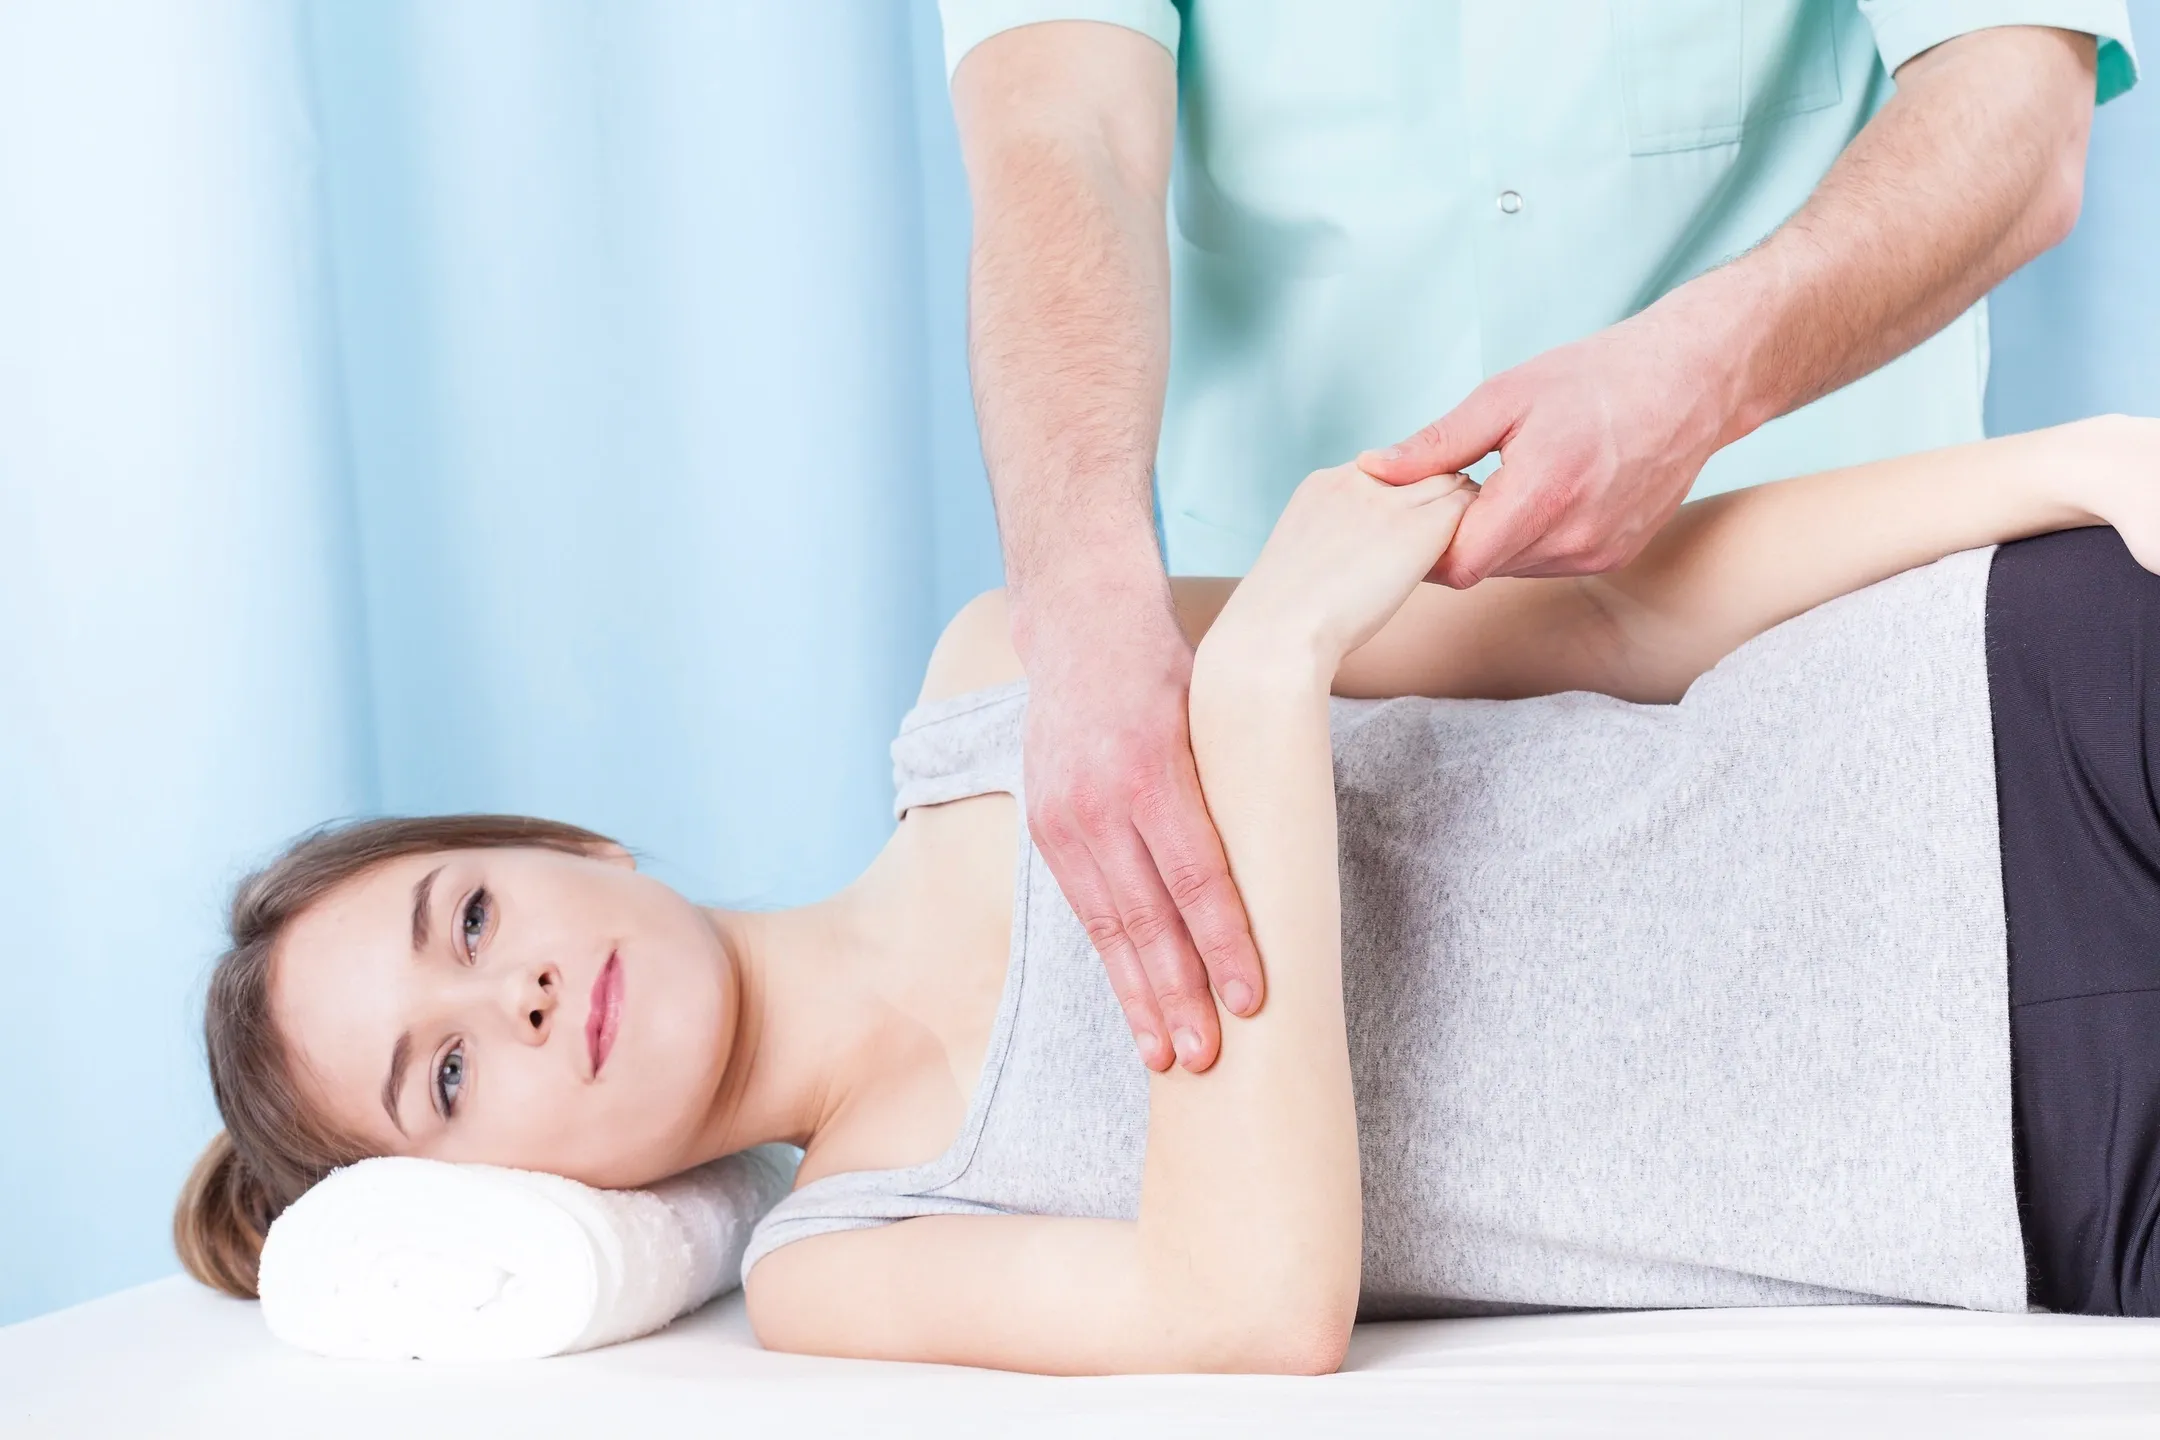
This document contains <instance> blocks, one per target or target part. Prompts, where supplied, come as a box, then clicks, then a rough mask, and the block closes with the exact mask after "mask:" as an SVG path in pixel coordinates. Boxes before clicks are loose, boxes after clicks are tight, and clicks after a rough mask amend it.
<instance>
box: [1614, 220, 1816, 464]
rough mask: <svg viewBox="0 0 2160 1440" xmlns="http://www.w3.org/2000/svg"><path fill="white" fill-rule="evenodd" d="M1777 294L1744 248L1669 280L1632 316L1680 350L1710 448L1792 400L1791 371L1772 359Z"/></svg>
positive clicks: (1779, 311) (1778, 316)
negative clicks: (1738, 256)
mask: <svg viewBox="0 0 2160 1440" xmlns="http://www.w3.org/2000/svg"><path fill="white" fill-rule="evenodd" d="M1758 253H1759V252H1758ZM1781 301H1782V296H1781V292H1780V286H1779V284H1778V282H1777V280H1776V278H1775V277H1774V276H1772V275H1768V274H1765V273H1764V266H1763V265H1762V264H1760V263H1758V255H1749V256H1747V257H1745V258H1744V259H1742V260H1738V261H1735V262H1734V263H1732V264H1730V265H1722V266H1720V267H1718V268H1717V269H1715V270H1712V271H1709V272H1707V273H1706V274H1703V275H1699V276H1697V277H1696V278H1695V279H1693V280H1690V281H1689V282H1688V283H1687V284H1685V285H1682V286H1679V287H1677V288H1676V289H1674V290H1672V291H1671V292H1669V293H1668V294H1666V295H1665V296H1664V297H1663V298H1661V299H1660V300H1658V301H1657V303H1656V304H1654V305H1652V306H1651V307H1650V308H1649V309H1647V310H1645V311H1643V312H1642V314H1641V315H1640V316H1639V317H1637V318H1638V319H1640V320H1643V321H1645V322H1648V323H1650V324H1652V325H1654V326H1655V327H1656V328H1657V330H1658V332H1659V335H1660V340H1661V343H1662V344H1665V345H1669V346H1671V347H1672V348H1673V350H1674V351H1676V352H1677V353H1678V354H1679V356H1680V357H1681V358H1680V365H1681V368H1682V370H1683V373H1685V374H1686V375H1687V376H1688V377H1689V382H1690V383H1689V385H1688V390H1689V398H1690V399H1691V400H1692V402H1693V403H1694V404H1695V405H1696V406H1697V407H1698V411H1699V415H1700V418H1701V423H1702V425H1703V426H1704V428H1706V429H1707V430H1708V431H1709V432H1710V433H1712V434H1713V435H1714V436H1715V437H1716V444H1715V448H1716V449H1723V448H1724V447H1725V446H1727V445H1730V444H1732V443H1733V442H1734V441H1736V440H1739V439H1741V438H1743V437H1744V436H1747V435H1749V434H1752V433H1753V432H1754V431H1755V430H1757V429H1758V428H1760V427H1761V426H1763V425H1764V424H1766V423H1768V422H1769V421H1771V420H1774V419H1776V418H1777V417H1778V416H1780V415H1782V414H1784V413H1785V412H1786V411H1787V410H1790V409H1792V408H1793V406H1794V403H1795V402H1794V400H1793V397H1792V393H1791V388H1792V387H1791V385H1790V383H1789V382H1790V378H1791V377H1789V376H1788V375H1786V374H1785V373H1784V370H1785V367H1784V366H1783V365H1781V364H1780V363H1779V362H1780V346H1779V343H1778V332H1779V329H1780V327H1781V326H1782V325H1783V324H1784V323H1785V322H1786V319H1787V317H1786V316H1785V315H1784V314H1783V307H1782V304H1781Z"/></svg>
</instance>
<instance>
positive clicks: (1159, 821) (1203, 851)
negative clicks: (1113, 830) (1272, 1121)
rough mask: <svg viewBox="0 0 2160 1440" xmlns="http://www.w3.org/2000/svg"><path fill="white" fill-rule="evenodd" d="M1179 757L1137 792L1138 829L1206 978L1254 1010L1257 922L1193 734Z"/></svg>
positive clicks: (1234, 1006) (1225, 997)
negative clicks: (1214, 810) (1204, 786)
mask: <svg viewBox="0 0 2160 1440" xmlns="http://www.w3.org/2000/svg"><path fill="white" fill-rule="evenodd" d="M1175 761H1176V763H1175V764H1174V765H1173V766H1172V768H1171V771H1170V773H1169V774H1167V775H1166V776H1164V777H1163V780H1162V783H1160V784H1159V785H1156V786H1154V787H1152V788H1150V789H1147V790H1144V791H1142V792H1141V793H1140V794H1139V795H1137V796H1136V797H1135V801H1134V805H1133V828H1134V829H1135V830H1137V831H1138V832H1139V834H1140V838H1141V840H1142V841H1143V842H1144V843H1145V844H1146V845H1147V850H1148V858H1149V859H1150V860H1152V861H1153V862H1154V865H1155V871H1156V873H1157V874H1159V875H1160V876H1161V877H1162V882H1163V886H1164V888H1165V889H1166V890H1167V891H1168V892H1169V895H1170V899H1171V903H1173V904H1175V905H1176V906H1177V909H1178V917H1179V918H1180V919H1181V920H1183V921H1184V923H1185V933H1186V934H1187V935H1188V936H1189V937H1190V938H1191V940H1192V943H1193V947H1194V948H1195V949H1196V950H1198V951H1199V953H1200V961H1201V963H1202V964H1203V965H1205V966H1206V967H1207V978H1208V983H1209V984H1211V985H1212V986H1213V987H1214V991H1215V994H1216V995H1217V996H1219V997H1220V998H1221V1000H1222V1003H1223V1004H1224V1006H1226V1007H1227V1008H1228V1009H1229V1011H1230V1013H1231V1014H1233V1015H1241V1016H1243V1015H1251V1014H1253V1013H1254V1012H1255V1011H1257V1010H1259V1008H1260V1001H1261V994H1262V990H1263V989H1264V980H1263V977H1262V974H1261V965H1260V952H1259V950H1258V949H1257V948H1256V947H1255V946H1254V945H1253V939H1252V923H1251V921H1250V920H1249V919H1248V917H1247V916H1246V914H1245V901H1244V897H1243V896H1241V895H1239V894H1238V888H1237V883H1236V882H1235V881H1233V880H1232V879H1231V878H1230V858H1229V856H1228V855H1226V854H1225V853H1224V852H1223V846H1222V837H1221V836H1220V835H1218V834H1217V833H1216V832H1215V820H1214V817H1213V816H1211V815H1209V814H1208V809H1207V801H1206V799H1205V798H1204V796H1203V795H1202V793H1201V789H1200V771H1199V768H1198V766H1196V765H1195V764H1194V763H1193V759H1192V751H1191V744H1190V741H1189V740H1187V741H1186V743H1185V744H1182V745H1180V746H1179V747H1178V751H1177V754H1176V757H1175ZM1211 1009H1212V1007H1211ZM1212 1058H1213V1057H1212V1056H1210V1057H1209V1059H1210V1060H1212ZM1193 1068H1196V1069H1204V1068H1205V1066H1195V1067H1193Z"/></svg>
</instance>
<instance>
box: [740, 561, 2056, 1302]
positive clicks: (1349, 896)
mask: <svg viewBox="0 0 2160 1440" xmlns="http://www.w3.org/2000/svg"><path fill="white" fill-rule="evenodd" d="M1987 567H1988V552H1984V551H1975V552H1970V553H1967V554H1963V555H1958V556H1953V557H1951V558H1950V559H1948V560H1945V561H1943V562H1941V563H1940V564H1937V565H1933V566H1930V567H1928V568H1926V569H1922V570H1917V571H1913V572H1911V573H1908V574H1906V575H1903V576H1900V577H1898V578H1896V579H1893V580H1890V581H1888V582H1886V583H1884V584H1881V585H1877V586H1875V587H1873V588H1872V589H1869V590H1866V591H1863V592H1861V593H1859V594H1855V595H1850V596H1847V597H1845V598H1843V599H1841V600H1837V601H1834V602H1832V603H1830V604H1828V605H1824V606H1822V607H1821V608H1819V609H1817V610H1814V611H1811V612H1810V613H1808V614H1806V615H1802V616H1800V617H1799V618H1797V619H1795V620H1792V621H1790V622H1788V623H1787V624H1784V625H1781V626H1779V627H1777V628H1776V629H1774V630H1772V631H1770V632H1768V633H1767V634H1764V635H1762V636H1760V637H1758V638H1757V639H1755V640H1754V641H1752V642H1751V643H1749V644H1747V645H1745V646H1743V647H1742V648H1741V649H1740V650H1739V651H1738V652H1736V653H1735V654H1733V655H1732V656H1730V657H1728V658H1727V659H1726V660H1725V661H1724V662H1723V663H1722V664H1720V665H1718V666H1717V667H1716V668H1715V669H1714V670H1712V671H1711V672H1710V673H1709V674H1707V675H1705V676H1703V677H1702V678H1701V679H1700V680H1698V681H1697V682H1696V683H1695V685H1694V686H1693V687H1692V688H1691V689H1690V690H1689V691H1688V693H1687V696H1686V698H1685V699H1683V700H1682V701H1681V702H1680V703H1679V704H1677V705H1662V706H1660V705H1631V704H1626V703H1624V702H1621V701H1617V700H1612V699H1608V698H1605V697H1602V696H1597V695H1587V694H1568V695H1555V696H1550V697H1546V698H1542V699H1535V700H1520V701H1447V700H1441V701H1434V700H1424V699H1405V700H1389V701H1384V702H1352V701H1337V702H1335V710H1334V749H1335V778H1336V792H1337V796H1338V804H1339V813H1340V834H1341V856H1342V886H1343V892H1342V893H1343V917H1344V918H1343V931H1344V933H1343V940H1344V953H1343V964H1344V987H1345V1001H1346V1006H1347V1014H1348V1020H1349V1036H1350V1058H1351V1064H1352V1070H1353V1075H1354V1082H1355V1088H1356V1095H1357V1113H1358V1137H1359V1142H1360V1145H1359V1148H1360V1154H1361V1158H1362V1163H1363V1178H1364V1220H1365V1250H1364V1272H1363V1290H1362V1303H1361V1307H1360V1313H1361V1314H1362V1315H1363V1316H1365V1317H1366V1318H1376V1317H1387V1316H1408V1315H1447V1314H1470V1313H1490V1312H1493V1311H1497V1310H1508V1309H1516V1308H1555V1307H1570V1306H1619V1307H1637V1306H1641V1307H1667V1306H1674V1307H1678V1306H1715V1305H1782V1304H1811V1303H1822V1302H1840V1301H1852V1300H1861V1299H1898V1300H1911V1301H1924V1302H1934V1303H1940V1304H1948V1305H1961V1306H1968V1307H1972V1308H1976V1309H1986V1310H2017V1309H2023V1308H2024V1306H2025V1268H2024V1251H2023V1246H2022V1243H2021V1241H2020V1237H2019V1230H2018V1216H2017V1205H2016V1199H2015V1195H2014V1191H2013V1179H2012V1164H2011V1129H2010V1054H2009V1021H2008V1011H2007V1003H2008V999H2007V988H2006V980H2007V973H2006V972H2007V966H2006V959H2005V956H2006V946H2005V939H2004V926H2003V908H2002V886H2001V874H2000V852H1999V842H1998V837H1997V832H1996V818H1995V780H1994V761H1993V750H1992V741H1991V731H1990V723H1989V710H1988V689H1987V674H1986V665H1985V657H1984V652H1983V639H1982V637H1983V618H1984V617H1983V607H1984V604H1985V595H1986V581H1987ZM1025 704H1026V697H1025V693H1024V690H1023V687H1021V686H1019V685H1010V686H1005V687H1002V688H999V689H995V690H986V691H981V692H978V693H975V694H971V695H964V696H960V697H958V698H955V699H951V700H944V701H938V702H934V703H931V704H928V705H924V706H921V707H919V708H918V709H916V710H915V711H914V712H913V713H912V714H910V715H909V716H908V717H907V719H906V721H905V722H904V723H903V725H902V727H901V730H900V735H899V738H898V739H897V740H895V741H894V742H893V767H894V777H895V780H896V782H897V785H898V796H897V799H896V801H895V807H896V810H897V811H899V812H900V813H905V811H906V810H907V809H908V807H910V806H914V805H929V804H935V803H937V802H939V801H943V800H951V799H955V798H958V797H962V796H967V795H975V794H980V793H983V792H986V791H992V790H1006V791H1013V792H1015V793H1017V791H1018V789H1019V785H1020V745H1021V729H1022V726H1021V719H1022V715H1023V712H1024V707H1025ZM1014 893H1015V905H1014V912H1013V927H1012V943H1011V952H1010V958H1009V961H1008V965H1007V973H1006V978H1005V989H1004V998H1003V1001H1002V1003H1001V1005H1000V1007H999V1011H998V1015H997V1019H996V1023H995V1028H994V1030H993V1032H992V1035H991V1039H990V1045H989V1051H988V1054H987V1056H986V1058H985V1060H984V1062H983V1070H982V1076H981V1079H980V1081H979V1082H978V1085H977V1088H976V1091H975V1094H974V1097H973V1101H972V1104H971V1106H970V1108H969V1111H968V1114H967V1119H966V1121H965V1123H964V1124H963V1126H962V1128H961V1131H960V1136H959V1138H958V1139H957V1140H956V1141H955V1142H954V1143H953V1145H952V1148H951V1149H949V1150H948V1151H946V1153H945V1154H943V1155H941V1156H939V1157H938V1158H937V1159H935V1160H932V1161H930V1162H929V1163H927V1164H922V1165H914V1166H910V1167H907V1168H905V1169H899V1170H884V1171H875V1172H859V1173H853V1174H842V1175H833V1176H829V1177H827V1178H825V1179H822V1180H817V1181H813V1182H811V1183H809V1184H806V1185H804V1186H803V1187H802V1188H800V1189H798V1190H797V1191H796V1192H795V1193H794V1194H792V1195H790V1196H789V1197H787V1199H785V1200H784V1201H782V1202H781V1204H780V1205H779V1206H778V1208H776V1209H775V1210H774V1211H773V1212H772V1213H771V1214H770V1215H768V1216H767V1217H766V1218H765V1220H764V1222H763V1223H762V1224H760V1225H759V1226H758V1227H757V1231H756V1233H755V1235H754V1237H753V1238H752V1241H751V1244H750V1247H749V1251H748V1253H747V1254H746V1255H745V1257H744V1260H743V1268H744V1273H745V1274H747V1273H748V1272H749V1270H750V1268H751V1267H752V1266H754V1265H756V1264H757V1262H758V1260H759V1259H760V1258H762V1257H763V1256H765V1255H766V1254H768V1253H770V1252H771V1251H772V1250H773V1249H774V1248H775V1247H777V1246H781V1245H785V1244H788V1243H789V1242H791V1241H795V1240H800V1239H802V1238H804V1237H806V1236H811V1235H819V1234H824V1233H826V1232H829V1231H834V1230H843V1229H855V1228H860V1227H865V1226H874V1225H882V1224H886V1223H889V1222H891V1221H894V1220H898V1219H902V1218H906V1217H909V1216H917V1215H933V1214H937V1215H949V1214H963V1215H965V1214H993V1213H1009V1212H1022V1213H1028V1214H1048V1215H1078V1216H1095V1217H1125V1218H1130V1217H1132V1216H1133V1215H1135V1214H1136V1212H1137V1207H1138V1204H1139V1196H1140V1172H1141V1162H1142V1157H1143V1154H1144V1150H1145V1144H1146V1138H1147V1072H1146V1071H1145V1070H1144V1069H1143V1068H1142V1066H1141V1065H1140V1062H1139V1060H1138V1059H1137V1058H1136V1056H1135V1054H1134V1050H1133V1045H1132V1041H1131V1039H1130V1038H1129V1036H1128V1034H1127V1032H1126V1028H1125V1025H1124V1021H1123V1019H1122V1018H1121V1016H1120V1014H1119V1011H1118V1006H1117V1002H1116V1000H1115V998H1114V997H1113V996H1112V994H1111V991H1110V986H1109V982H1108V980H1107V979H1106V978H1105V976H1104V973H1103V968H1102V965H1101V963H1100V962H1099V961H1098V960H1097V958H1096V956H1095V954H1094V952H1093V950H1092V949H1091V948H1090V947H1089V945H1088V941H1087V937H1086V935H1085V934H1084V933H1083V932H1082V930H1081V928H1080V925H1079V923H1078V921H1077V920H1076V919H1075V918H1074V916H1073V913H1072V911H1071V910H1070V909H1069V908H1068V907H1067V906H1066V904H1065V901H1064V899H1063V897H1062V895H1061V894H1060V892H1059V890H1058V886H1057V883H1056V881H1055V880H1054V879H1053V878H1052V877H1051V875H1050V872H1049V870H1048V869H1047V867H1046V866H1045V865H1044V863H1043V861H1042V859H1041V858H1040V857H1039V856H1038V855H1037V854H1036V853H1035V851H1034V849H1033V847H1032V846H1031V845H1029V844H1028V843H1027V842H1026V839H1025V837H1024V836H1023V837H1022V838H1021V840H1020V843H1019V858H1018V883H1017V886H1016V889H1015V892H1014Z"/></svg>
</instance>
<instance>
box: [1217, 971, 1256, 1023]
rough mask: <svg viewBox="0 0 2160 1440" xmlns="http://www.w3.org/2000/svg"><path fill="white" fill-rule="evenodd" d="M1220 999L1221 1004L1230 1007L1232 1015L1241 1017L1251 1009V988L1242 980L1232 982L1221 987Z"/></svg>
mask: <svg viewBox="0 0 2160 1440" xmlns="http://www.w3.org/2000/svg"><path fill="white" fill-rule="evenodd" d="M1222 998H1223V1004H1225V1005H1228V1006H1229V1007H1230V1011H1231V1013H1232V1014H1234V1015H1243V1014H1244V1013H1245V1012H1246V1011H1248V1010H1250V1009H1252V986H1250V985H1247V984H1246V983H1245V982H1244V981H1243V980H1232V981H1231V982H1230V983H1229V984H1227V985H1225V986H1223V987H1222Z"/></svg>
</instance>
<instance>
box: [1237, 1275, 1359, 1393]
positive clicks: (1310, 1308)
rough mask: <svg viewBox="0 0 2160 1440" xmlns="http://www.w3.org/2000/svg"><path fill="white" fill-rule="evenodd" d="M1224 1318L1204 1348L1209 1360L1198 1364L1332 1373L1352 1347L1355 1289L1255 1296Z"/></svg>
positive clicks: (1245, 1370)
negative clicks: (1218, 1329) (1320, 1293)
mask: <svg viewBox="0 0 2160 1440" xmlns="http://www.w3.org/2000/svg"><path fill="white" fill-rule="evenodd" d="M1226 1318H1228V1320H1229V1324H1228V1325H1227V1326H1225V1327H1224V1328H1223V1329H1222V1330H1220V1331H1218V1332H1217V1333H1216V1335H1215V1336H1214V1343H1213V1344H1212V1345H1210V1346H1209V1347H1208V1348H1209V1349H1210V1350H1211V1351H1212V1352H1213V1354H1212V1355H1211V1356H1210V1357H1209V1362H1210V1363H1207V1364H1205V1365H1203V1366H1202V1367H1200V1368H1205V1369H1213V1370H1227V1371H1232V1372H1235V1373H1237V1374H1241V1375H1332V1374H1334V1373H1335V1372H1336V1371H1337V1370H1340V1369H1341V1368H1342V1363H1343V1357H1344V1356H1345V1355H1346V1354H1348V1353H1349V1350H1350V1332H1351V1330H1352V1329H1353V1328H1354V1327H1355V1325H1356V1323H1357V1291H1356V1289H1355V1288H1354V1287H1352V1288H1350V1289H1348V1290H1347V1291H1346V1292H1344V1293H1339V1294H1338V1293H1329V1294H1325V1295H1317V1296H1316V1295H1313V1294H1311V1293H1310V1292H1309V1291H1307V1292H1305V1293H1301V1294H1298V1295H1295V1296H1277V1297H1271V1298H1269V1299H1267V1300H1260V1299H1258V1298H1257V1297H1255V1298H1254V1299H1253V1300H1251V1301H1249V1302H1248V1303H1245V1304H1241V1305H1239V1306H1237V1307H1236V1308H1235V1311H1234V1313H1233V1314H1231V1315H1230V1316H1228V1317H1226Z"/></svg>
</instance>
